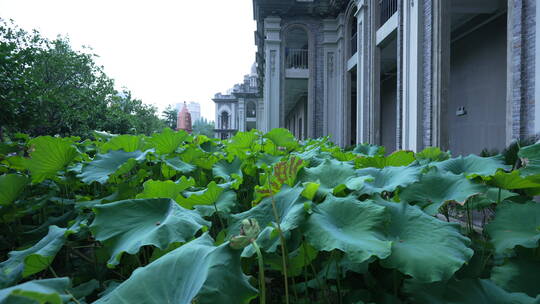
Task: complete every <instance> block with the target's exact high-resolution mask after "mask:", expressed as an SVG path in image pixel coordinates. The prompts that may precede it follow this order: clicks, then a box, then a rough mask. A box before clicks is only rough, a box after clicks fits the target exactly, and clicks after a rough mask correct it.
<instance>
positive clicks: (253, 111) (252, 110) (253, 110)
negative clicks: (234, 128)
mask: <svg viewBox="0 0 540 304" xmlns="http://www.w3.org/2000/svg"><path fill="white" fill-rule="evenodd" d="M246 117H247V118H255V117H257V106H256V105H255V102H253V101H250V102H248V103H247V105H246Z"/></svg>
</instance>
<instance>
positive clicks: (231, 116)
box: [212, 64, 264, 139]
mask: <svg viewBox="0 0 540 304" xmlns="http://www.w3.org/2000/svg"><path fill="white" fill-rule="evenodd" d="M212 100H213V101H214V103H215V104H216V120H215V133H216V134H215V137H216V138H220V139H226V138H229V137H231V136H233V135H234V134H235V133H236V132H237V131H249V130H251V129H260V128H261V125H260V121H259V119H258V118H259V117H260V116H261V115H262V113H263V111H264V108H263V104H262V99H261V97H260V94H259V84H258V76H257V68H256V65H255V64H253V66H252V68H251V73H250V74H248V75H245V76H244V82H242V83H240V84H236V85H234V87H233V88H231V89H230V90H229V92H227V93H226V94H222V93H217V94H215V95H214V98H213V99H212Z"/></svg>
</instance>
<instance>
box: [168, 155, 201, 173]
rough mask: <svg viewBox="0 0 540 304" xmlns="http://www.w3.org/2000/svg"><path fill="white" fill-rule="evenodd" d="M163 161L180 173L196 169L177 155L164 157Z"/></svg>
mask: <svg viewBox="0 0 540 304" xmlns="http://www.w3.org/2000/svg"><path fill="white" fill-rule="evenodd" d="M163 162H164V163H165V164H166V165H167V166H169V167H170V168H172V169H174V170H176V171H178V172H181V173H182V174H186V173H189V172H193V171H195V169H197V168H196V167H195V166H193V165H192V164H188V163H186V162H183V161H182V160H181V159H180V158H178V157H173V158H167V159H164V160H163Z"/></svg>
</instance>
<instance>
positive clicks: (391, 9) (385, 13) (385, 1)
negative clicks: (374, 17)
mask: <svg viewBox="0 0 540 304" xmlns="http://www.w3.org/2000/svg"><path fill="white" fill-rule="evenodd" d="M397 9H398V2H397V0H379V11H380V12H381V23H380V25H379V27H381V26H383V25H384V24H385V23H386V21H388V19H390V17H392V15H394V14H395V13H396V12H397Z"/></svg>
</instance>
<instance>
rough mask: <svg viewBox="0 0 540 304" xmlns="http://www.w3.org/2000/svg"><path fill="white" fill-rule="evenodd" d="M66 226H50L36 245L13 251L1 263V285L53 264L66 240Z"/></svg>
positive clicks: (3, 285) (9, 283)
mask: <svg viewBox="0 0 540 304" xmlns="http://www.w3.org/2000/svg"><path fill="white" fill-rule="evenodd" d="M66 231H67V229H65V228H58V227H57V226H49V232H48V233H47V235H46V236H45V237H43V238H42V239H41V240H40V241H39V242H37V243H36V244H35V245H34V246H32V247H30V248H27V249H25V250H21V251H11V252H10V253H9V254H8V256H9V259H8V260H7V261H5V262H2V263H0V287H7V286H10V285H12V284H14V283H16V282H17V281H19V280H20V279H22V278H25V277H28V276H31V275H33V274H35V273H38V272H40V271H42V270H44V269H46V268H47V267H49V265H50V264H51V262H52V261H53V260H54V257H55V256H56V253H58V251H59V250H60V248H62V246H64V243H65V241H66V239H65V237H64V234H65V232H66Z"/></svg>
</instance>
